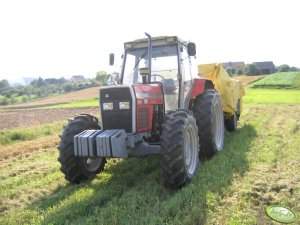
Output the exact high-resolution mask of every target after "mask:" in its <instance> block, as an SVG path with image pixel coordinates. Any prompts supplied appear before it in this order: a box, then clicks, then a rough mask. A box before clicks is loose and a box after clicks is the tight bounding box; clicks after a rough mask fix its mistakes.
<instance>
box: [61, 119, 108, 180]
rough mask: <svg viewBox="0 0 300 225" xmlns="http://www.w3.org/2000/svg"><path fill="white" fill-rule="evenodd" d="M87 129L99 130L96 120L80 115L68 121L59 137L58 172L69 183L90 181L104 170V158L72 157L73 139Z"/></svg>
mask: <svg viewBox="0 0 300 225" xmlns="http://www.w3.org/2000/svg"><path fill="white" fill-rule="evenodd" d="M89 129H91V130H92V129H95V130H100V129H101V126H100V124H99V122H98V119H97V118H96V117H94V116H92V115H88V114H81V115H79V116H76V117H74V119H72V120H70V121H69V123H68V124H67V126H65V128H64V131H63V133H62V135H61V136H60V139H61V141H60V144H59V146H58V150H59V157H58V161H59V162H60V164H61V168H60V170H61V172H62V173H63V174H64V175H65V178H66V180H67V181H69V182H71V183H80V182H82V181H85V180H88V179H92V178H94V177H95V176H96V175H97V174H98V173H99V172H101V171H102V170H103V169H104V165H105V163H106V159H105V158H79V157H76V156H75V155H74V141H73V137H74V136H75V135H76V134H79V133H81V132H82V131H84V130H89Z"/></svg>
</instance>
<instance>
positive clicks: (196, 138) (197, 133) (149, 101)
mask: <svg viewBox="0 0 300 225" xmlns="http://www.w3.org/2000/svg"><path fill="white" fill-rule="evenodd" d="M145 34H146V38H143V39H138V40H135V41H131V42H126V43H124V50H125V51H124V55H123V57H122V67H121V72H120V80H119V83H118V84H117V85H114V86H106V87H101V88H100V96H99V104H100V107H99V108H100V119H98V118H96V117H94V116H92V115H89V114H81V115H78V116H76V117H74V118H73V119H71V120H69V122H68V124H67V125H66V126H65V128H64V130H63V133H62V135H61V136H60V138H61V141H60V144H59V146H58V149H59V158H58V161H59V162H60V164H61V171H62V173H64V175H65V178H66V180H68V181H69V182H71V183H80V182H83V181H85V180H89V179H92V178H94V177H95V176H96V175H97V174H98V173H100V172H101V171H102V170H103V169H104V166H105V163H106V159H108V158H128V157H144V156H147V155H159V157H160V160H161V167H162V174H163V181H164V184H165V186H166V187H168V188H172V189H177V188H180V187H182V186H184V185H185V184H187V183H188V182H190V181H191V179H192V177H193V176H194V175H195V174H196V172H197V169H198V167H199V164H200V159H199V158H200V156H205V157H211V156H213V155H214V154H216V153H218V152H219V151H221V150H222V149H223V145H224V119H225V114H224V113H223V109H222V102H221V97H220V94H219V93H218V91H217V90H216V89H215V87H214V84H213V82H212V80H211V79H208V78H201V77H199V74H198V70H197V65H196V64H195V56H196V45H195V43H193V42H185V41H183V40H181V39H180V38H178V37H176V36H161V37H153V38H152V37H151V36H150V35H149V34H147V33H145ZM109 56H110V57H109V61H110V65H113V64H114V58H115V57H114V54H110V55H109ZM227 120H228V119H227ZM227 123H228V121H227ZM229 123H230V121H229ZM234 123H236V121H235V120H234V121H233V120H232V121H231V124H229V126H230V125H231V126H235V124H234Z"/></svg>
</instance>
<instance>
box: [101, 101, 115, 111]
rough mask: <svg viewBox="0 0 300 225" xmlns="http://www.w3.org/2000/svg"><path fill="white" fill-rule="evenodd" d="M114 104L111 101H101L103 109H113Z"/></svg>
mask: <svg viewBox="0 0 300 225" xmlns="http://www.w3.org/2000/svg"><path fill="white" fill-rule="evenodd" d="M113 108H114V104H113V103H112V102H107V103H103V110H113Z"/></svg>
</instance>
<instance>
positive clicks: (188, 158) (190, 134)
mask: <svg viewBox="0 0 300 225" xmlns="http://www.w3.org/2000/svg"><path fill="white" fill-rule="evenodd" d="M196 135H197V134H196V132H195V129H193V127H192V126H189V127H188V129H187V131H186V132H185V134H184V158H185V166H186V169H187V172H188V173H189V175H193V174H194V173H195V170H196V169H197V161H198V151H199V149H198V140H197V138H196V137H197V136H196Z"/></svg>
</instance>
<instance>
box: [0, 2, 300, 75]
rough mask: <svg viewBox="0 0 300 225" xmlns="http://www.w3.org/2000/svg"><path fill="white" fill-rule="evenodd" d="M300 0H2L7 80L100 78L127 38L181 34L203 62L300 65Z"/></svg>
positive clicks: (0, 46) (0, 28)
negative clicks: (113, 53)
mask: <svg viewBox="0 0 300 225" xmlns="http://www.w3.org/2000/svg"><path fill="white" fill-rule="evenodd" d="M299 9H300V1H298V0H273V1H272V0H242V1H241V0H226V1H224V0H219V1H218V0H206V1H203V0H198V1H189V0H184V1H175V0H172V1H167V0H159V1H156V0H152V1H149V0H148V1H145V0H126V1H116V0H109V1H100V0H98V1H91V0H85V1H83V0H82V1H75V0H70V1H68V0H51V1H50V0H49V1H46V0H44V1H41V0H26V1H24V0H0V32H1V33H0V79H18V78H20V77H37V76H41V77H43V78H47V77H62V76H64V77H70V76H72V75H78V74H81V75H84V76H86V77H94V76H95V73H96V72H97V71H99V70H108V71H111V70H117V69H118V68H117V67H115V68H110V67H109V66H108V54H109V53H110V52H115V53H117V54H118V56H119V55H120V54H121V52H122V48H123V42H125V41H130V40H134V39H137V38H143V37H144V32H145V31H146V32H148V33H150V34H151V35H152V36H161V35H177V36H180V37H181V38H183V39H186V40H190V41H193V42H196V44H197V60H198V62H199V63H209V62H226V61H245V62H246V63H251V62H253V61H266V60H272V61H274V63H275V64H276V65H280V64H283V63H287V64H289V65H291V66H297V67H300V60H299V59H300V57H299V53H300V44H299V42H300V29H299V27H300V26H299V23H300V17H299V12H300V11H299Z"/></svg>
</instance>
